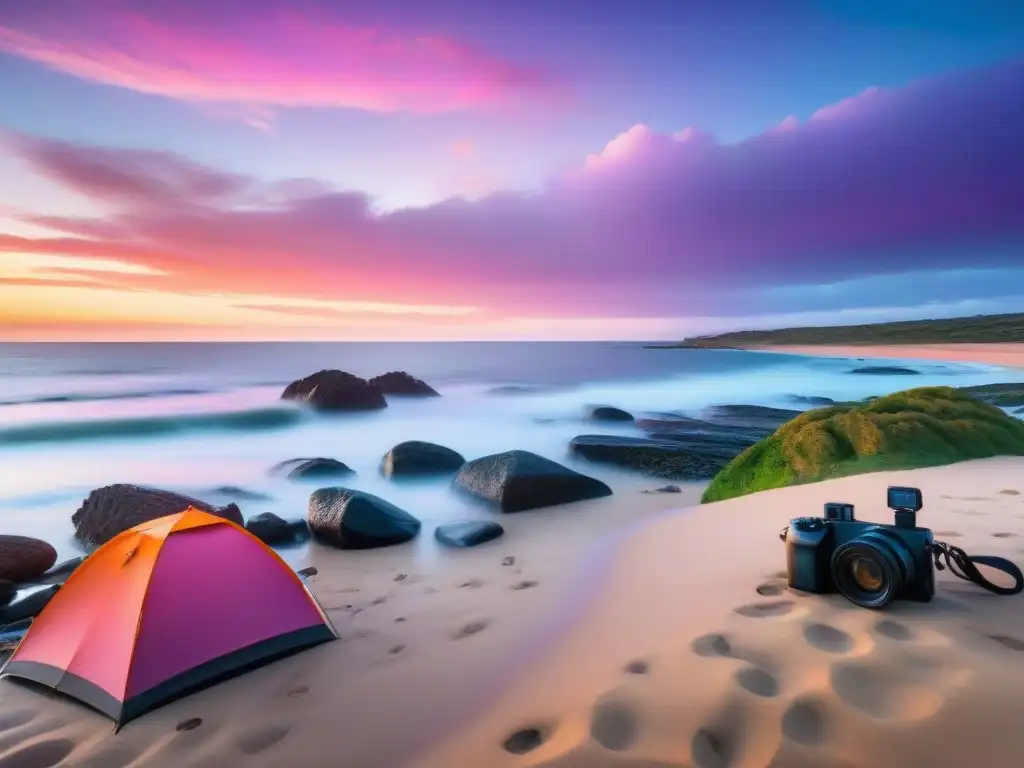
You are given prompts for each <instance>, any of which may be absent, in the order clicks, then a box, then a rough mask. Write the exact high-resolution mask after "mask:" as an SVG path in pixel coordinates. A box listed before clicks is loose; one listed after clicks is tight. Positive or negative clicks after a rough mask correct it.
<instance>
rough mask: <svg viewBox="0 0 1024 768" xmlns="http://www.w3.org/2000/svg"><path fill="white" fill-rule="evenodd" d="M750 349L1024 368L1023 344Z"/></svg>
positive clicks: (876, 345) (803, 346)
mask: <svg viewBox="0 0 1024 768" xmlns="http://www.w3.org/2000/svg"><path fill="white" fill-rule="evenodd" d="M743 349H747V350H750V351H752V352H779V353H783V354H788V355H809V356H812V357H855V358H859V357H864V358H868V357H875V358H894V359H900V360H940V361H949V362H958V363H985V364H988V365H1005V366H1006V367H1008V368H1024V344H912V345H911V344H864V345H855V344H850V345H843V346H833V345H828V344H806V345H800V346H789V345H770V346H748V347H743Z"/></svg>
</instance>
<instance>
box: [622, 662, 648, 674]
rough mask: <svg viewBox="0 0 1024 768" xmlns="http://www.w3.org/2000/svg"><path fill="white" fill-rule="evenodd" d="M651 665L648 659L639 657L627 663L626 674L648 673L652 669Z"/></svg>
mask: <svg viewBox="0 0 1024 768" xmlns="http://www.w3.org/2000/svg"><path fill="white" fill-rule="evenodd" d="M650 669H651V667H650V665H649V664H648V663H647V662H646V661H642V660H640V659H637V660H636V661H631V662H629V664H627V665H626V674H629V675H646V674H647V673H648V672H649V671H650Z"/></svg>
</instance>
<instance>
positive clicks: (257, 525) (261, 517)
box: [245, 512, 309, 546]
mask: <svg viewBox="0 0 1024 768" xmlns="http://www.w3.org/2000/svg"><path fill="white" fill-rule="evenodd" d="M245 530H247V531H248V532H249V533H251V534H252V535H253V536H255V537H256V538H258V539H259V540H260V541H262V542H263V543H264V544H270V545H271V546H273V545H274V544H293V543H295V542H296V541H302V540H304V539H306V538H308V537H309V532H308V531H309V528H308V527H307V525H306V521H305V520H293V521H290V522H289V521H288V520H284V519H283V518H280V517H278V516H277V515H275V514H274V513H273V512H261V513H260V514H258V515H253V516H252V517H250V518H249V519H248V520H246V521H245Z"/></svg>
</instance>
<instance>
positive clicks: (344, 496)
mask: <svg viewBox="0 0 1024 768" xmlns="http://www.w3.org/2000/svg"><path fill="white" fill-rule="evenodd" d="M309 531H310V533H311V534H312V535H313V536H314V538H316V539H317V540H318V541H321V542H324V543H326V544H331V545H333V546H335V547H338V548H339V549H371V548H373V547H385V546H389V545H391V544H401V543H403V542H406V541H409V540H410V539H413V538H415V537H416V535H417V534H418V533H419V532H420V521H419V520H417V519H416V518H415V517H413V516H412V515H410V514H409V513H408V512H406V511H405V510H402V509H399V508H398V507H396V506H395V505H394V504H392V503H391V502H388V501H385V500H384V499H382V498H380V497H378V496H374V495H373V494H369V493H364V492H362V491H354V490H351V489H349V488H320V489H319V490H316V491H314V492H313V493H312V494H311V495H310V497H309Z"/></svg>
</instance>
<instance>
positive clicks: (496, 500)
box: [453, 451, 612, 512]
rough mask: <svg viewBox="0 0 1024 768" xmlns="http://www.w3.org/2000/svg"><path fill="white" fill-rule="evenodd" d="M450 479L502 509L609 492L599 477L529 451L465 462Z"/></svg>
mask: <svg viewBox="0 0 1024 768" xmlns="http://www.w3.org/2000/svg"><path fill="white" fill-rule="evenodd" d="M453 483H454V485H455V487H456V488H458V489H459V490H461V491H463V492H465V493H467V494H469V495H471V496H473V497H474V498H476V499H479V500H481V501H483V502H485V503H487V504H488V505H490V506H491V507H494V508H497V509H499V510H500V511H502V512H522V511H524V510H528V509H537V508H539V507H549V506H553V505H555V504H568V503H570V502H573V501H583V500H585V499H596V498H601V497H603V496H610V495H611V493H612V489H611V488H609V487H608V486H607V485H606V484H605V483H603V482H601V481H600V480H597V479H596V478H593V477H589V476H588V475H584V474H582V473H580V472H576V471H575V470H572V469H569V468H568V467H564V466H562V465H561V464H559V463H558V462H555V461H551V460H550V459H545V458H544V457H543V456H538V455H537V454H535V453H530V452H529V451H506V452H505V453H496V454H493V455H491V456H484V457H482V458H479V459H475V460H473V461H470V462H467V463H465V464H463V465H462V468H461V469H460V470H459V473H458V475H456V476H455V480H454V481H453Z"/></svg>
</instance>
